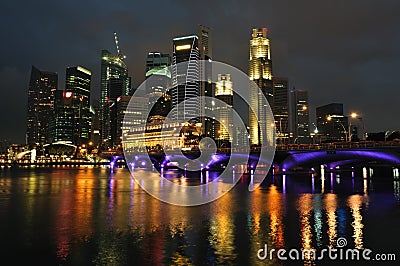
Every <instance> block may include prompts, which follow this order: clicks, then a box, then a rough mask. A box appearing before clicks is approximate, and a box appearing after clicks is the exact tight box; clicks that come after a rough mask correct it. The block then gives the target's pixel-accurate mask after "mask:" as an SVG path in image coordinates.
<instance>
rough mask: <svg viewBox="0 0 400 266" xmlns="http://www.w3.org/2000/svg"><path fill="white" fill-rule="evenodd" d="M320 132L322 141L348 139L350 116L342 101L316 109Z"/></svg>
mask: <svg viewBox="0 0 400 266" xmlns="http://www.w3.org/2000/svg"><path fill="white" fill-rule="evenodd" d="M316 117H317V128H318V134H319V135H320V137H321V140H322V141H326V142H332V141H347V137H348V117H347V116H344V115H343V104H342V103H330V104H327V105H323V106H319V107H317V109H316Z"/></svg>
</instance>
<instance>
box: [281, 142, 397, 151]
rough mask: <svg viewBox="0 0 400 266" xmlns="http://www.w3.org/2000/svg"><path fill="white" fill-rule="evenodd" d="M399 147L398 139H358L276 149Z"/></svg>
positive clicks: (289, 145)
mask: <svg viewBox="0 0 400 266" xmlns="http://www.w3.org/2000/svg"><path fill="white" fill-rule="evenodd" d="M386 147H400V142H399V141H386V142H384V141H379V142H377V141H360V142H333V143H320V144H278V145H276V150H279V151H292V150H330V149H332V150H337V149H360V148H386Z"/></svg>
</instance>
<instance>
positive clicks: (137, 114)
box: [111, 96, 149, 147]
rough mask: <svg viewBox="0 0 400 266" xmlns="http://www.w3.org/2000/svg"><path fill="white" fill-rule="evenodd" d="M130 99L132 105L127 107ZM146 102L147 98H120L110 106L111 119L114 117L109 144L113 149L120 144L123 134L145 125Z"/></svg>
mask: <svg viewBox="0 0 400 266" xmlns="http://www.w3.org/2000/svg"><path fill="white" fill-rule="evenodd" d="M131 99H132V101H133V103H132V104H130V105H129V102H130V101H131ZM148 101H149V99H148V98H147V97H136V96H120V97H118V98H117V100H116V102H115V103H114V104H113V105H112V106H111V114H112V117H115V119H114V120H112V121H111V144H112V146H113V147H118V145H120V144H121V141H122V134H123V133H124V132H128V131H129V130H130V129H131V128H133V127H137V126H140V125H145V124H146V120H147V117H146V114H147V108H148ZM124 119H125V123H124Z"/></svg>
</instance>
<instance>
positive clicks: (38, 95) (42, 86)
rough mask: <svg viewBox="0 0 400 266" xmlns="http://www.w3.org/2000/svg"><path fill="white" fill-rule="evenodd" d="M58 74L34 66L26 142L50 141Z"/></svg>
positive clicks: (29, 94) (31, 143)
mask: <svg viewBox="0 0 400 266" xmlns="http://www.w3.org/2000/svg"><path fill="white" fill-rule="evenodd" d="M57 83H58V75H57V73H54V72H46V71H41V70H39V69H37V68H36V67H34V66H32V70H31V78H30V81H29V88H28V110H27V111H28V112H27V123H26V142H27V144H28V145H30V146H33V145H37V144H38V145H43V144H46V143H47V142H49V141H50V137H51V136H50V122H51V119H52V118H53V111H54V108H53V107H54V106H53V105H54V96H55V95H54V94H55V91H56V90H57Z"/></svg>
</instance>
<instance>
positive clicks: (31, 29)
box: [0, 0, 400, 142]
mask: <svg viewBox="0 0 400 266" xmlns="http://www.w3.org/2000/svg"><path fill="white" fill-rule="evenodd" d="M138 2H139V1H138ZM0 8H1V10H2V17H1V18H0V22H1V23H0V31H1V33H2V42H1V43H0V49H1V50H2V51H3V53H2V60H1V61H0V78H1V80H2V86H1V93H2V97H1V98H0V101H1V104H0V106H1V113H2V116H1V119H0V120H1V121H0V122H1V123H0V124H1V128H0V138H6V137H12V138H14V140H15V141H18V142H23V141H24V132H25V110H26V91H27V87H28V82H29V71H30V67H31V65H32V64H33V65H36V66H37V67H39V68H40V69H43V70H49V71H55V72H58V73H59V87H60V88H61V89H62V88H63V87H64V78H65V68H66V67H67V66H71V65H78V64H81V65H84V66H86V67H88V68H89V69H91V70H92V71H93V87H92V90H93V97H94V98H96V97H98V96H99V79H100V77H99V72H100V51H101V50H102V49H109V50H111V51H115V47H114V43H113V32H114V31H117V32H118V35H119V39H120V47H121V49H122V51H123V52H124V54H126V55H127V64H128V66H129V69H130V74H131V75H132V76H133V79H134V82H135V84H139V83H140V82H141V81H142V80H143V78H144V63H145V57H146V53H147V52H148V51H154V50H158V51H161V52H171V48H172V41H171V39H172V38H173V37H175V36H179V35H185V34H190V33H195V31H196V25H197V24H204V25H207V26H209V27H211V28H212V29H213V34H214V42H213V46H214V58H215V59H216V60H219V61H223V62H226V63H229V64H232V65H234V66H236V67H238V68H240V69H242V70H243V71H247V60H248V45H249V38H250V31H251V28H252V27H262V26H267V27H269V29H270V37H271V42H272V58H273V65H274V74H275V75H281V76H287V77H289V79H290V82H291V85H292V86H296V87H297V88H301V89H306V90H308V91H309V96H310V100H311V103H312V105H313V107H315V106H318V105H323V104H326V103H329V102H333V101H336V102H343V103H344V104H345V107H346V109H347V111H353V110H355V111H358V112H360V113H362V114H363V115H364V117H365V121H366V123H367V129H369V130H371V131H377V130H385V129H399V128H400V122H398V120H397V113H398V111H397V102H396V101H397V99H398V98H399V97H398V96H399V95H400V93H399V92H398V85H397V80H396V77H397V73H396V72H397V65H398V64H399V59H400V49H399V47H400V35H399V34H398V33H397V32H398V26H399V24H400V23H399V22H400V19H399V17H398V15H397V14H396V12H397V11H398V10H400V2H398V1H397V0H383V1H373V0H371V1H368V0H364V1H361V0H355V1H344V0H336V1H317V0H303V1H287V0H286V1H273V0H267V1H265V0H264V1H261V0H260V1H256V0H248V1H239V0H230V1H228V0H223V1H208V0H204V1H182V0H177V1H172V0H170V1H140V2H139V3H135V1H128V0H126V1H96V0H90V1H75V0H73V1H33V2H32V1H30V2H29V1H23V2H22V1H3V2H2V3H1V4H0Z"/></svg>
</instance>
